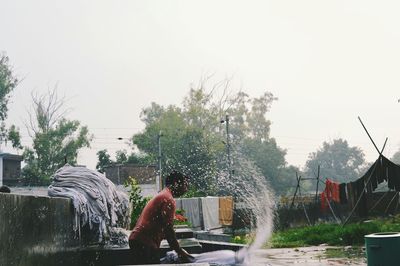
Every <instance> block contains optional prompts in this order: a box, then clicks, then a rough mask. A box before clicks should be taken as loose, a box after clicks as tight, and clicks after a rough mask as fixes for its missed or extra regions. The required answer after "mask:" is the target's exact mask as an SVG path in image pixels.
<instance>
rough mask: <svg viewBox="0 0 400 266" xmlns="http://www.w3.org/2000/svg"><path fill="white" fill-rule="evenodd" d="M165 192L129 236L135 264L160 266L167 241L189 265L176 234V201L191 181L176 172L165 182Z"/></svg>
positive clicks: (147, 210) (148, 209)
mask: <svg viewBox="0 0 400 266" xmlns="http://www.w3.org/2000/svg"><path fill="white" fill-rule="evenodd" d="M165 186H166V187H165V188H164V189H163V190H162V191H160V192H159V193H158V194H157V195H156V196H155V197H154V198H153V199H151V200H150V201H149V202H148V203H147V205H146V206H145V207H144V209H143V211H142V214H141V215H140V217H139V219H138V221H137V223H136V226H135V228H134V229H133V231H132V233H131V234H130V236H129V247H130V249H131V251H132V253H133V259H134V263H135V264H159V263H160V243H161V240H162V239H164V238H166V239H167V241H168V244H169V246H170V247H171V248H172V249H173V250H175V251H176V253H178V256H179V258H180V261H182V262H190V257H191V256H190V255H189V254H188V253H187V252H186V251H185V250H184V249H182V248H181V247H180V246H179V243H178V240H177V239H176V235H175V231H174V215H175V208H176V205H175V200H174V197H180V196H182V195H183V194H184V193H185V192H186V191H187V187H188V177H186V176H184V175H183V174H181V173H179V172H176V171H173V172H172V173H170V174H169V175H168V176H167V177H166V179H165Z"/></svg>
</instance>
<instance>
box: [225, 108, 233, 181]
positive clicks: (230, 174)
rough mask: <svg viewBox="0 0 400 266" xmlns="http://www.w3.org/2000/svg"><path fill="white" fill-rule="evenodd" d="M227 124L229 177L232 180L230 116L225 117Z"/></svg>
mask: <svg viewBox="0 0 400 266" xmlns="http://www.w3.org/2000/svg"><path fill="white" fill-rule="evenodd" d="M225 122H226V153H227V156H228V175H229V178H231V177H232V169H231V150H230V146H231V144H230V143H229V115H226V116H225Z"/></svg>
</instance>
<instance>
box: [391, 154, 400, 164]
mask: <svg viewBox="0 0 400 266" xmlns="http://www.w3.org/2000/svg"><path fill="white" fill-rule="evenodd" d="M391 161H392V162H394V163H396V164H400V151H397V152H395V154H393V156H392V159H391Z"/></svg>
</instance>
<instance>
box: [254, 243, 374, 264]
mask: <svg viewBox="0 0 400 266" xmlns="http://www.w3.org/2000/svg"><path fill="white" fill-rule="evenodd" d="M327 248H333V247H329V246H315V247H302V248H272V249H261V250H258V251H256V252H255V256H253V258H254V259H253V260H252V263H251V265H266V266H289V265H291V266H292V265H293V264H294V265H296V266H314V265H315V266H316V265H319V266H324V265H367V263H366V259H365V258H326V254H325V251H326V249H327Z"/></svg>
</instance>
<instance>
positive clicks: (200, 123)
mask: <svg viewBox="0 0 400 266" xmlns="http://www.w3.org/2000/svg"><path fill="white" fill-rule="evenodd" d="M221 84H222V85H221V86H222V87H223V93H222V95H221V96H219V97H215V94H214V92H215V90H214V89H215V88H216V87H218V86H220V85H216V86H214V88H213V89H212V90H211V92H209V93H207V91H206V88H205V86H204V84H203V83H202V84H201V85H200V86H199V87H198V88H191V89H190V91H189V93H188V95H187V96H186V97H185V98H184V101H183V105H182V108H180V107H178V106H175V105H170V106H168V107H163V106H160V105H158V104H156V103H152V104H151V106H150V107H147V108H145V109H144V110H143V112H142V113H141V119H142V121H143V122H144V123H145V125H146V128H145V130H144V131H143V132H141V133H139V134H136V135H134V136H133V138H132V142H133V144H134V145H136V147H137V148H138V149H139V150H140V151H142V152H144V153H145V154H147V155H148V156H149V157H151V158H153V160H154V161H157V157H158V143H157V139H158V135H159V133H160V132H162V137H161V146H162V151H163V154H162V158H163V165H164V170H165V171H169V170H171V169H176V170H180V171H183V172H185V173H188V174H189V175H190V176H191V177H192V179H193V182H191V184H193V185H194V186H195V189H196V191H195V193H194V194H196V193H197V192H200V194H212V193H214V192H215V178H216V175H217V174H218V171H220V170H221V169H225V168H226V165H227V161H226V146H225V145H226V131H225V125H224V124H221V123H220V120H221V119H223V118H225V115H226V114H228V115H229V118H230V134H229V138H230V142H231V149H232V150H236V151H240V152H241V153H243V154H244V155H245V156H247V157H248V158H251V160H252V161H253V162H255V164H256V166H258V167H259V168H260V169H261V170H262V174H263V175H264V176H265V177H266V178H267V179H268V180H270V183H271V184H272V186H273V187H274V188H275V189H277V190H279V191H280V192H281V191H283V192H284V191H287V190H289V189H290V187H288V185H289V184H291V183H293V182H295V178H294V176H295V172H293V173H291V174H289V173H290V171H291V170H293V169H294V168H293V167H290V166H288V165H287V163H286V161H285V154H286V152H285V151H284V150H282V149H281V148H279V146H278V145H277V143H276V141H275V140H274V139H273V138H270V137H269V133H270V126H271V122H270V121H269V119H268V118H267V113H268V112H269V110H270V108H271V105H272V103H273V101H275V100H277V98H276V97H274V96H273V95H272V94H271V93H268V92H266V93H264V94H263V95H262V96H261V97H259V98H250V97H249V96H248V95H247V94H246V93H244V92H239V93H237V94H231V95H228V94H227V91H228V89H227V86H228V85H229V81H224V82H222V83H221ZM224 143H225V144H224ZM165 171H164V172H165ZM293 180H294V181H293Z"/></svg>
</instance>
